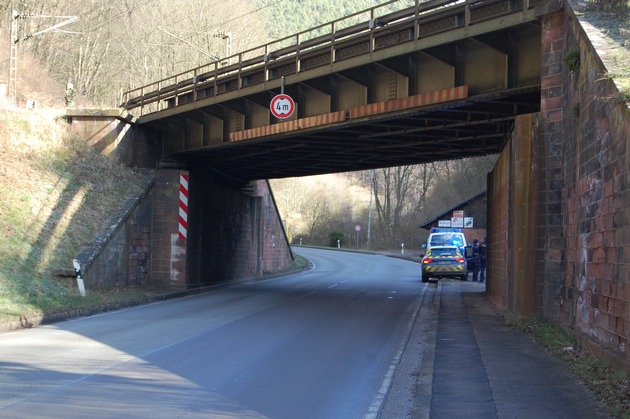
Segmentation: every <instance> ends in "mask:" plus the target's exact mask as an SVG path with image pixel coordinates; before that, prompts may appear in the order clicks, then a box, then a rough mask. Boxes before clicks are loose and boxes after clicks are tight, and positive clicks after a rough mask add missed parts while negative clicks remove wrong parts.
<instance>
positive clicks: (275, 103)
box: [269, 94, 295, 119]
mask: <svg viewBox="0 0 630 419" xmlns="http://www.w3.org/2000/svg"><path fill="white" fill-rule="evenodd" d="M269 109H270V110H271V113H272V114H273V116H275V117H276V118H278V119H286V118H288V117H290V116H291V115H293V112H294V111H295V102H294V101H293V99H292V98H291V96H289V95H285V94H280V95H276V96H274V98H273V99H271V104H270V105H269Z"/></svg>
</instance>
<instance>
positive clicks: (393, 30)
mask: <svg viewBox="0 0 630 419" xmlns="http://www.w3.org/2000/svg"><path fill="white" fill-rule="evenodd" d="M413 1H414V5H413V6H411V7H405V8H402V9H401V10H398V11H393V12H392V11H391V8H392V7H393V6H395V5H398V4H409V0H392V1H390V2H387V3H383V4H381V5H378V6H375V7H373V8H371V9H367V10H364V11H361V12H356V13H353V14H351V15H349V16H346V17H344V18H342V19H338V20H335V21H332V22H329V23H326V24H323V25H319V26H316V27H313V28H310V29H308V30H306V31H303V32H299V33H297V34H294V35H291V36H288V37H285V38H282V39H279V40H276V41H272V42H269V43H266V44H264V45H261V46H259V47H255V48H252V49H249V50H246V51H242V52H239V53H238V54H235V55H232V56H231V57H225V58H223V59H221V60H217V61H213V62H211V63H208V64H204V65H202V66H199V67H195V68H193V69H190V70H188V71H185V72H182V73H179V74H175V75H173V76H171V77H168V78H165V79H162V80H159V81H156V82H154V83H151V84H148V85H146V86H142V87H139V88H136V89H131V90H128V91H126V92H125V93H124V95H123V103H122V104H121V107H122V108H125V109H127V110H131V109H136V108H140V115H139V116H141V115H145V114H148V113H152V112H157V111H160V110H162V109H165V108H173V107H177V106H179V105H183V104H186V103H190V102H194V101H197V100H200V99H205V98H208V97H216V96H219V95H221V94H223V93H226V92H230V91H235V90H240V89H242V88H244V87H249V86H253V85H257V84H263V83H266V82H268V81H270V80H275V79H280V78H282V77H284V76H288V75H292V74H298V73H299V72H301V71H306V70H310V69H312V68H316V67H322V66H325V65H330V64H332V63H335V62H338V61H342V60H344V59H348V58H351V57H355V56H357V55H362V54H371V53H373V52H374V51H377V50H380V49H385V48H388V47H392V46H396V45H399V44H400V43H403V42H411V41H414V40H417V39H420V38H422V37H427V36H432V35H435V34H439V33H442V32H448V31H450V30H453V29H457V28H462V27H467V26H470V25H473V24H475V23H480V22H483V21H486V20H488V19H491V18H495V17H498V16H503V15H507V14H513V13H517V12H522V11H526V10H528V9H529V8H531V7H533V6H534V5H536V4H538V3H542V2H544V1H545V0H456V1H453V0H432V1H428V2H420V0H413ZM322 32H323V34H322ZM225 62H232V63H234V64H230V65H223V63H225Z"/></svg>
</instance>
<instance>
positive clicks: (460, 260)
mask: <svg viewBox="0 0 630 419" xmlns="http://www.w3.org/2000/svg"><path fill="white" fill-rule="evenodd" d="M455 261H456V262H459V263H463V262H466V259H465V258H455Z"/></svg>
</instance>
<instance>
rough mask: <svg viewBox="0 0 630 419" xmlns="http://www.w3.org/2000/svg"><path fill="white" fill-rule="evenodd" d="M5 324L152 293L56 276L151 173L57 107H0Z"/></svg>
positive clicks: (1, 314) (0, 265) (0, 296)
mask: <svg viewBox="0 0 630 419" xmlns="http://www.w3.org/2000/svg"><path fill="white" fill-rule="evenodd" d="M0 168H1V169H0V170H1V173H0V322H3V323H7V322H16V321H19V320H20V319H23V318H25V317H26V318H34V317H40V316H45V315H51V314H55V313H60V312H66V311H71V310H75V309H77V308H86V307H91V306H99V305H102V304H111V303H112V302H115V301H123V300H129V299H135V298H139V297H143V296H145V295H147V293H149V292H150V291H147V290H139V289H127V290H113V291H94V290H90V291H89V292H88V295H87V297H85V298H82V297H81V296H80V295H79V292H78V289H77V286H76V284H75V282H74V280H73V279H70V278H60V277H55V276H53V272H54V271H55V270H58V269H72V259H73V258H74V256H75V255H76V253H77V252H78V251H79V249H80V248H81V247H83V246H86V245H88V244H89V243H90V242H91V241H92V240H93V238H94V232H95V231H100V230H101V229H102V228H103V226H105V225H107V221H108V220H109V219H110V217H111V216H112V215H113V214H116V212H117V210H118V208H119V205H120V202H122V201H123V200H124V199H125V198H126V197H128V196H133V195H137V194H138V193H139V192H140V191H141V190H142V189H143V187H144V184H145V182H146V178H145V177H144V176H141V175H138V174H136V173H134V172H133V170H132V169H129V168H126V167H123V166H121V165H119V164H117V163H116V162H115V161H114V160H113V159H111V158H109V157H106V156H102V155H99V154H98V153H97V152H96V151H95V150H94V149H93V148H91V147H90V146H88V145H87V144H85V143H84V142H83V141H82V140H81V139H80V138H77V137H76V136H75V135H74V134H73V133H72V131H71V129H70V127H69V125H68V124H67V123H65V122H64V121H63V120H62V119H60V118H58V115H56V114H54V113H52V112H51V111H41V112H33V111H28V112H27V111H20V110H16V111H0Z"/></svg>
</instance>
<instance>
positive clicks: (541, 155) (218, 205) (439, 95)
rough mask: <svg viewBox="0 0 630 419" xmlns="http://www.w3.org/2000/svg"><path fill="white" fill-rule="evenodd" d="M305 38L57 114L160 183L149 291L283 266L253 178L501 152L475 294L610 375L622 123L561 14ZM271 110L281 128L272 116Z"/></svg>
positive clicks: (470, 11) (621, 206) (622, 244)
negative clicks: (592, 359)
mask: <svg viewBox="0 0 630 419" xmlns="http://www.w3.org/2000/svg"><path fill="white" fill-rule="evenodd" d="M401 4H402V2H401ZM314 29H317V31H313V32H311V31H305V32H303V33H300V34H297V35H294V36H291V37H287V38H285V39H283V40H279V41H274V42H272V43H269V44H266V45H263V46H261V47H260V48H258V49H254V50H250V51H245V52H242V53H239V54H237V55H235V56H234V57H232V58H231V59H230V60H229V62H231V64H230V65H223V64H222V62H215V63H210V64H208V65H206V66H202V67H199V68H196V69H192V70H190V71H189V72H186V73H183V74H178V75H174V76H173V77H170V78H167V79H165V80H161V81H158V82H156V83H153V84H151V85H148V86H144V87H141V88H138V89H134V90H132V91H129V92H126V94H125V100H124V103H123V104H122V107H123V108H124V111H123V112H122V113H121V112H120V111H119V112H118V114H116V115H113V116H112V115H110V116H108V115H104V116H103V115H102V114H101V115H100V116H99V115H95V114H94V113H92V112H87V111H86V112H83V111H74V112H71V113H70V114H69V118H70V119H71V120H72V123H73V124H74V125H75V127H76V128H77V129H78V130H82V131H83V132H84V135H85V136H86V137H88V138H93V137H95V136H96V137H99V136H100V137H99V138H101V137H103V133H106V134H108V135H110V140H104V141H100V143H101V144H104V147H105V148H107V147H109V148H111V149H114V148H115V153H116V154H117V155H118V157H119V158H121V160H123V161H125V162H126V163H127V164H130V165H135V166H141V167H158V168H160V170H158V171H157V172H156V173H157V175H156V176H157V177H156V179H157V181H156V187H155V188H154V191H153V192H152V198H151V199H152V202H153V211H154V213H157V214H159V216H156V215H154V216H153V218H152V220H151V222H150V225H151V226H152V227H151V228H152V230H151V231H152V233H151V242H152V251H151V256H150V259H151V260H150V264H151V277H152V280H153V281H154V282H155V283H161V284H170V285H172V286H198V285H204V284H208V283H211V282H215V281H229V280H238V279H239V278H244V277H248V276H258V275H261V274H262V273H263V272H272V271H278V270H282V269H283V268H284V267H286V265H287V264H288V262H289V261H290V259H291V255H290V250H289V248H288V243H287V242H286V238H285V235H284V230H283V228H282V223H281V220H280V217H279V216H278V214H277V211H276V210H275V205H274V203H273V197H272V196H271V195H270V193H269V190H268V187H267V185H266V183H265V182H264V181H262V180H261V179H269V178H283V177H292V176H307V175H314V174H321V173H332V172H342V171H351V170H364V169H372V168H379V167H390V166H395V165H403V164H416V163H424V162H430V161H437V160H446V159H454V158H463V157H471V156H480V155H487V154H495V153H500V157H499V160H498V163H497V165H496V167H495V169H494V170H493V172H492V173H491V174H490V176H489V178H488V179H489V183H488V201H489V206H488V219H489V241H490V243H491V253H490V256H489V262H488V285H487V287H488V292H489V293H490V294H491V295H492V296H493V298H494V300H495V301H496V303H497V304H498V305H499V306H500V307H501V308H503V309H504V310H505V311H506V313H509V314H510V315H512V316H514V317H516V318H522V317H533V316H542V317H546V318H549V319H553V320H555V321H558V322H561V323H563V324H566V325H571V326H574V327H576V329H577V330H578V331H579V332H580V333H582V334H583V335H584V336H585V337H587V340H592V341H594V342H597V343H599V344H601V345H603V346H605V347H606V348H607V349H609V350H612V351H613V352H615V353H616V354H617V355H619V356H620V357H621V358H622V359H627V358H628V352H627V351H628V350H627V349H626V342H627V341H628V339H630V332H629V330H630V321H629V320H628V319H627V316H626V317H625V318H624V313H623V309H620V308H619V307H625V306H626V305H627V304H630V292H629V289H630V287H628V286H627V284H626V282H627V278H630V252H628V247H629V246H630V240H629V239H628V237H630V233H629V232H628V231H629V230H628V228H627V227H623V225H626V226H627V225H628V224H629V223H628V222H625V224H624V220H625V221H628V220H629V219H628V216H627V214H628V213H630V192H628V190H629V189H630V188H629V187H628V185H630V182H627V181H626V180H624V179H627V177H628V176H629V173H630V169H629V163H628V162H629V160H630V157H628V155H627V153H626V152H625V150H627V145H626V142H627V139H628V137H629V134H628V133H630V127H629V123H628V110H627V107H626V106H625V104H622V103H621V102H619V101H614V100H605V99H606V98H612V97H614V95H615V93H617V94H618V92H617V90H616V87H615V86H614V84H613V83H612V81H610V80H609V79H608V78H606V77H603V74H605V72H606V70H605V67H604V66H603V64H602V62H601V59H600V57H599V56H598V55H597V51H596V50H595V48H594V47H593V45H592V44H591V43H590V41H589V39H588V37H587V36H586V34H585V33H584V30H583V28H582V26H581V24H580V22H579V19H578V17H577V16H576V15H575V14H574V12H573V10H572V9H571V7H570V4H565V3H563V2H558V1H550V0H538V1H535V0H530V1H528V0H485V1H474V0H467V1H460V2H449V1H439V0H434V1H430V2H425V3H419V2H416V3H415V4H414V5H413V6H411V7H401V8H400V9H399V10H395V9H394V10H392V9H391V8H388V9H385V8H380V6H379V7H375V8H373V9H370V10H368V11H366V12H364V13H358V14H356V15H353V16H350V17H348V18H347V19H342V20H340V21H336V22H332V23H331V24H327V25H322V26H321V27H318V28H314ZM575 51H577V53H578V54H579V55H580V60H579V64H578V67H577V68H569V66H568V65H567V63H566V61H565V59H566V57H567V56H569V55H571V54H575V53H576V52H575ZM281 93H283V94H286V95H288V96H290V97H291V98H292V99H293V100H294V102H295V112H294V113H293V114H292V115H291V116H289V117H285V116H284V115H282V118H277V117H274V116H273V114H272V112H270V109H269V106H270V103H271V101H272V100H273V98H274V97H276V96H277V95H278V94H281ZM103 121H105V122H103ZM103 124H105V125H103ZM103 126H105V128H103ZM97 132H98V134H96V133H97ZM104 137H107V135H105V136H104ZM180 172H181V173H180ZM180 174H182V175H184V177H180ZM180 178H181V179H184V181H180ZM183 185H185V190H184V192H181V191H180V190H181V189H182V188H183V187H184V186H183ZM182 193H184V195H185V196H184V198H185V203H184V204H182V198H181V196H182ZM182 213H183V216H184V217H185V220H184V221H185V223H186V227H187V230H186V233H185V234H184V235H182V234H181V231H178V229H180V228H181V224H182ZM602 319H605V321H604V320H602Z"/></svg>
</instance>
